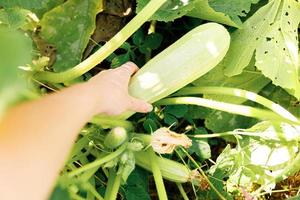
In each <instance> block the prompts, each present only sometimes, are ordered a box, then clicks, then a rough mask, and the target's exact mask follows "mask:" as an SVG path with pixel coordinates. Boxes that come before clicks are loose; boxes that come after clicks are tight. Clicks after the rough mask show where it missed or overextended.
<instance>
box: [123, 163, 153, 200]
mask: <svg viewBox="0 0 300 200" xmlns="http://www.w3.org/2000/svg"><path fill="white" fill-rule="evenodd" d="M147 176H148V173H147V172H146V171H145V170H142V169H141V168H139V167H137V168H136V169H135V170H134V171H133V172H132V173H131V174H130V176H129V178H128V181H127V185H126V186H125V197H126V199H127V200H150V199H151V198H150V196H149V194H148V179H147Z"/></svg>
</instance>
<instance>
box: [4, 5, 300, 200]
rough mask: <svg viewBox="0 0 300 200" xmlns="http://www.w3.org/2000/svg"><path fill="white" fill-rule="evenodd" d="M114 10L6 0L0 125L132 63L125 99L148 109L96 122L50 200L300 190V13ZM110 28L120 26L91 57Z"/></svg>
mask: <svg viewBox="0 0 300 200" xmlns="http://www.w3.org/2000/svg"><path fill="white" fill-rule="evenodd" d="M120 2H121V1H120ZM120 2H119V1H116V2H115V3H114V5H112V4H111V2H109V1H105V0H103V1H102V0H88V1H79V0H66V1H63V0H59V1H56V0H45V1H43V3H41V1H38V0H24V1H17V0H11V1H0V35H1V37H0V45H1V44H2V45H3V46H4V45H6V46H9V45H8V44H7V41H8V39H11V38H12V40H14V42H13V43H11V44H10V45H11V48H7V49H5V48H1V49H0V57H1V59H0V97H1V98H0V116H1V115H2V114H3V113H4V111H5V109H6V108H7V107H8V106H9V105H12V104H13V103H14V102H15V101H16V100H20V101H21V100H24V99H34V98H39V97H40V96H42V95H43V94H45V93H48V92H49V91H50V90H59V89H61V88H64V87H67V86H69V85H72V84H74V83H77V82H82V81H86V80H88V79H89V78H91V76H93V75H94V74H96V73H98V72H99V71H100V70H102V69H103V68H104V69H108V68H109V67H107V66H113V67H116V63H112V62H116V60H117V59H119V60H120V63H121V61H124V60H128V59H129V58H130V59H132V60H133V61H135V62H137V63H141V69H140V70H139V71H138V72H137V73H136V74H135V75H134V76H133V77H132V79H131V81H130V83H129V93H130V94H131V95H132V96H134V97H136V98H139V99H143V100H145V101H148V102H150V103H153V105H154V111H152V112H151V113H149V114H147V115H142V114H135V113H132V112H126V113H123V114H121V115H120V116H115V117H110V116H104V115H97V116H95V117H94V118H93V119H91V120H90V122H89V123H88V124H87V125H86V126H85V127H84V129H83V130H82V131H81V133H80V135H79V137H78V139H77V141H76V143H75V145H74V147H73V150H72V152H71V153H70V156H69V158H68V161H67V162H66V166H65V168H64V169H63V170H62V172H61V176H60V178H59V180H58V182H57V186H56V189H55V190H54V192H53V195H52V197H51V199H87V200H95V199H105V200H113V199H118V198H120V197H121V198H122V199H126V200H135V199H150V198H151V197H150V193H151V194H152V193H155V194H157V196H158V198H159V199H162V200H164V199H168V197H169V196H172V194H171V193H170V192H169V191H168V190H167V189H168V188H170V187H172V186H176V187H177V188H178V193H180V194H181V196H182V198H183V199H184V200H187V199H195V198H198V199H222V200H225V199H226V200H227V199H239V198H240V199H269V198H270V196H268V195H269V194H271V193H272V190H274V188H275V186H276V184H277V187H279V188H280V187H281V186H282V184H284V183H285V182H280V181H282V180H285V179H286V178H287V177H289V178H293V177H295V178H294V179H295V180H297V178H298V177H297V172H298V171H299V170H300V166H299V159H300V155H299V153H298V152H299V138H300V136H299V133H300V128H299V124H300V121H299V116H300V114H299V113H300V110H299V109H300V108H299V90H298V89H299V87H298V86H299V83H298V82H299V81H298V78H297V77H298V76H299V67H298V66H299V61H298V57H299V56H298V55H299V42H298V39H299V30H298V26H299V22H300V20H299V19H300V14H299V13H300V3H299V2H298V1H296V0H269V1H263V0H243V1H242V0H236V1H223V0H187V1H183V0H178V1H167V0H137V1H136V5H135V4H134V5H133V6H130V5H120V4H119V3H120ZM122 2H123V3H124V2H125V3H126V2H127V1H122ZM127 3H128V2H127ZM110 6H112V7H110ZM135 6H136V7H135ZM120 8H128V9H126V10H125V11H124V10H119V9H120ZM83 10H84V12H83ZM133 10H136V12H137V13H136V15H135V16H133V15H132V16H129V17H128V15H129V14H130V12H131V11H133ZM129 19H130V20H129ZM101 20H102V21H101ZM125 21H126V22H127V23H126V25H124V24H123V22H125ZM219 23H222V24H225V25H226V26H223V25H221V24H219ZM107 24H109V25H110V26H111V27H113V28H116V27H115V26H120V27H123V28H120V30H119V32H118V33H117V34H116V35H114V36H113V37H111V38H109V39H107V40H105V41H101V40H99V41H100V42H99V41H94V40H93V41H90V42H93V43H95V44H94V45H93V46H95V48H94V49H92V50H91V49H90V50H89V52H92V53H89V52H88V53H86V54H85V53H84V50H85V49H86V47H87V43H88V42H89V40H90V37H93V38H97V37H98V36H99V35H100V36H99V37H100V38H108V37H107V35H104V36H103V35H101V34H103V31H101V28H102V26H103V27H104V25H107ZM109 25H108V26H107V27H110V26H109ZM123 25H124V26H123ZM229 26H231V27H229ZM75 30H76V31H75ZM92 34H93V36H92ZM6 38H8V39H6ZM156 40H157V41H156ZM32 44H33V45H32ZM14 48H15V49H17V50H16V51H14V50H13V49H14ZM32 49H34V50H32ZM124 51H125V53H124ZM30 52H31V54H32V55H31V56H30V55H29V54H30ZM13 53H15V55H14V58H15V59H13V57H11V56H10V55H11V54H13ZM8 54H10V55H9V56H6V55H8ZM87 54H88V55H87ZM124 55H125V56H124ZM86 56H87V57H86ZM30 57H31V58H30ZM83 57H86V59H83ZM4 58H5V59H4ZM6 58H7V59H6ZM116 58H117V59H116ZM60 64H62V65H60ZM20 66H21V67H20ZM19 70H21V72H22V73H21V74H22V75H21V76H19V75H18V73H17V72H18V71H19ZM10 78H12V82H11V84H10V82H9V79H10ZM13 91H16V92H15V93H14V92H13ZM18 97H19V98H18ZM279 158H280V159H279ZM149 173H150V174H151V177H152V178H151V180H152V179H153V180H154V181H150V183H152V182H154V183H155V184H152V185H151V184H150V186H149V185H148V178H149V177H150V176H149ZM163 179H164V180H165V181H164V180H163ZM165 185H167V187H165ZM291 187H292V186H291ZM291 187H290V186H288V187H287V186H286V185H283V186H282V190H285V188H291ZM295 187H296V186H295ZM297 187H298V186H297ZM149 188H150V189H151V191H149ZM290 190H291V191H293V192H295V190H292V189H290ZM153 191H154V192H153ZM172 192H173V190H172ZM285 192H286V191H285ZM288 192H289V191H288ZM274 193H275V192H274ZM176 195H177V194H176ZM284 195H285V196H292V195H290V194H288V195H286V194H284ZM176 198H177V197H176ZM272 198H276V197H272Z"/></svg>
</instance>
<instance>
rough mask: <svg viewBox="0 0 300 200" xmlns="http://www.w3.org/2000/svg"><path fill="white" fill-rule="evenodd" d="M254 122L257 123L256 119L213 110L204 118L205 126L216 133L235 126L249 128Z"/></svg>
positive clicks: (232, 128) (235, 127)
mask: <svg viewBox="0 0 300 200" xmlns="http://www.w3.org/2000/svg"><path fill="white" fill-rule="evenodd" d="M255 123H257V120H256V119H253V118H249V117H244V116H240V115H233V114H231V113H227V112H222V111H213V112H212V113H210V114H209V115H208V116H207V117H206V118H205V126H206V128H207V129H209V130H211V131H213V132H216V133H219V132H224V131H230V130H234V129H237V128H249V127H250V126H252V125H253V124H255Z"/></svg>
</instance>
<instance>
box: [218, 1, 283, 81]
mask: <svg viewBox="0 0 300 200" xmlns="http://www.w3.org/2000/svg"><path fill="white" fill-rule="evenodd" d="M280 2H281V1H277V0H276V1H274V0H273V1H270V2H269V3H268V4H267V5H265V6H263V7H261V8H260V9H259V10H258V11H257V12H255V13H254V14H253V15H252V16H251V17H250V18H249V19H248V20H247V21H245V22H244V24H243V26H242V27H241V29H238V30H236V31H235V32H233V34H231V43H230V48H229V50H228V52H227V54H226V56H225V58H224V60H223V62H222V65H223V66H225V67H226V68H225V71H224V72H225V75H227V76H234V75H238V74H241V73H242V71H243V69H244V68H245V67H247V66H248V64H249V63H250V61H251V59H252V57H253V54H254V51H255V49H256V48H257V47H258V45H259V44H260V41H261V40H264V39H265V37H264V36H265V35H266V33H267V32H268V28H269V27H270V24H272V23H273V22H274V20H275V17H276V14H277V11H278V9H279V6H280Z"/></svg>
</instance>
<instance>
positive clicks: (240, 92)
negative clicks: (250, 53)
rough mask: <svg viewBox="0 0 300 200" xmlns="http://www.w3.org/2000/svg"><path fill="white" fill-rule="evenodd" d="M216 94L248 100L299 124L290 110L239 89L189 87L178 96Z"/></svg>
mask: <svg viewBox="0 0 300 200" xmlns="http://www.w3.org/2000/svg"><path fill="white" fill-rule="evenodd" d="M199 93H202V94H216V95H220V94H223V95H230V96H236V97H241V98H245V99H248V100H250V101H254V102H256V103H259V104H261V105H263V106H265V107H266V108H269V109H270V110H272V111H274V112H275V113H277V114H278V115H280V116H282V117H284V118H286V119H289V120H291V121H293V122H296V123H299V119H297V117H295V116H294V115H293V114H291V113H290V112H289V111H288V110H286V109H285V108H283V107H282V106H280V105H279V104H276V103H274V102H273V101H270V100H269V99H267V98H265V97H262V96H260V95H258V94H256V93H254V92H250V91H247V90H242V89H238V88H229V87H187V88H183V89H182V90H180V91H179V92H178V93H177V94H178V95H192V94H199Z"/></svg>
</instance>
